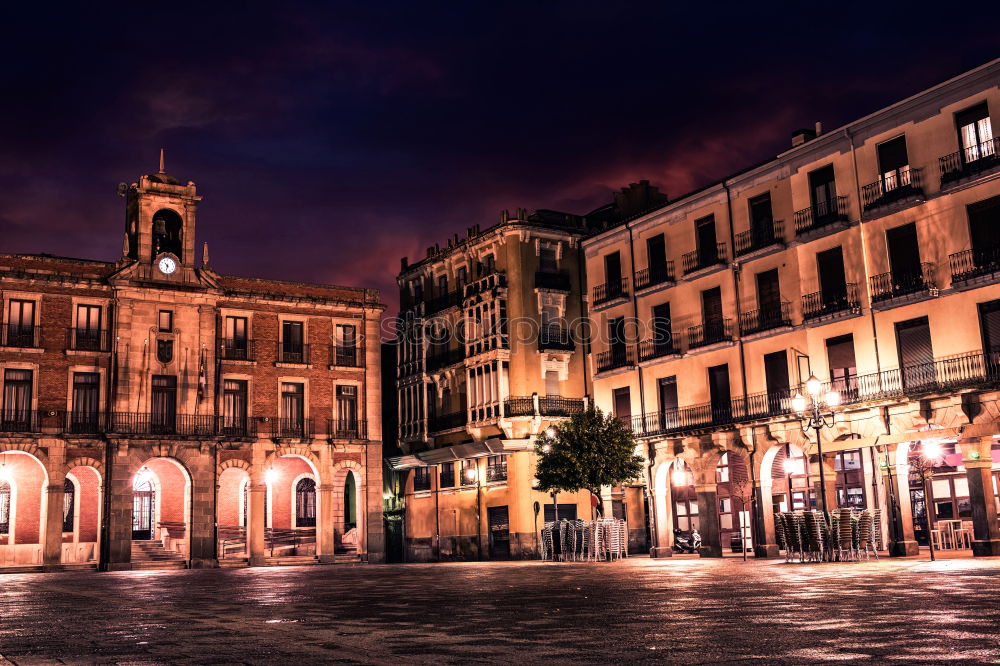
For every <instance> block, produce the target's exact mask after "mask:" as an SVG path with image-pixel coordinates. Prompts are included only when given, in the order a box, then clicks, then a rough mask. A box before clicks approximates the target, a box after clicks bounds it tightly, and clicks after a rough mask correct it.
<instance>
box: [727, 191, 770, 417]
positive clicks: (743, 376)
mask: <svg viewBox="0 0 1000 666" xmlns="http://www.w3.org/2000/svg"><path fill="white" fill-rule="evenodd" d="M722 187H723V188H725V190H726V214H727V215H728V216H729V251H730V252H732V253H733V262H732V264H731V266H732V271H733V290H734V292H735V294H736V330H737V331H739V326H740V315H741V314H742V306H741V304H740V264H739V262H737V261H736V232H735V231H734V229H733V198H732V193H731V192H730V191H729V185H727V184H726V183H725V182H723V183H722ZM779 307H780V305H779ZM737 345H738V347H739V350H740V383H741V387H742V390H743V412H744V413H749V410H748V409H747V368H746V356H745V353H744V349H743V335H742V332H739V333H737Z"/></svg>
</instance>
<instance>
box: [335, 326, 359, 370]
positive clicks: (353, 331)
mask: <svg viewBox="0 0 1000 666" xmlns="http://www.w3.org/2000/svg"><path fill="white" fill-rule="evenodd" d="M357 364H358V329H357V327H355V326H353V325H351V324H338V325H337V365H341V366H346V367H351V368H353V367H355V366H356V365H357Z"/></svg>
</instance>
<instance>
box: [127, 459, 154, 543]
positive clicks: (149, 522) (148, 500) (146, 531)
mask: <svg viewBox="0 0 1000 666" xmlns="http://www.w3.org/2000/svg"><path fill="white" fill-rule="evenodd" d="M155 504H156V488H155V486H154V485H153V475H152V474H151V473H150V472H149V471H148V470H146V469H140V470H139V472H138V473H137V474H136V475H135V477H133V479H132V540H133V541H149V540H151V539H152V538H153V522H154V520H153V519H154V516H155V512H156V510H155Z"/></svg>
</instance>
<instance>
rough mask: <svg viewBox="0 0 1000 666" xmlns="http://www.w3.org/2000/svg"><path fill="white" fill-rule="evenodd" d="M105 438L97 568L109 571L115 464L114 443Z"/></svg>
mask: <svg viewBox="0 0 1000 666" xmlns="http://www.w3.org/2000/svg"><path fill="white" fill-rule="evenodd" d="M101 439H103V440H104V494H103V496H102V497H101V503H102V505H103V507H104V508H103V511H101V551H100V555H99V556H98V561H97V570H98V571H108V570H110V564H111V538H110V537H111V468H112V466H113V464H114V445H113V444H112V443H111V440H110V439H109V438H108V436H107V435H105V434H102V435H101Z"/></svg>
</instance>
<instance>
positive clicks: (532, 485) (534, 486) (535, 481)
mask: <svg viewBox="0 0 1000 666" xmlns="http://www.w3.org/2000/svg"><path fill="white" fill-rule="evenodd" d="M531 487H532V488H537V487H538V479H532V480H531Z"/></svg>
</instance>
